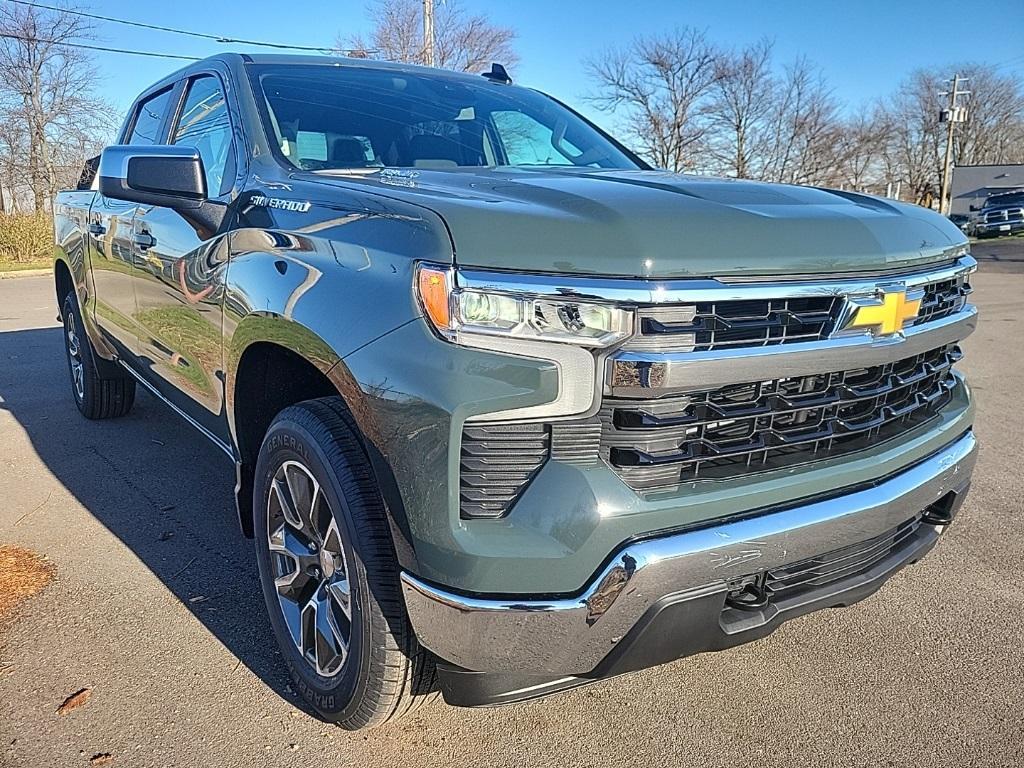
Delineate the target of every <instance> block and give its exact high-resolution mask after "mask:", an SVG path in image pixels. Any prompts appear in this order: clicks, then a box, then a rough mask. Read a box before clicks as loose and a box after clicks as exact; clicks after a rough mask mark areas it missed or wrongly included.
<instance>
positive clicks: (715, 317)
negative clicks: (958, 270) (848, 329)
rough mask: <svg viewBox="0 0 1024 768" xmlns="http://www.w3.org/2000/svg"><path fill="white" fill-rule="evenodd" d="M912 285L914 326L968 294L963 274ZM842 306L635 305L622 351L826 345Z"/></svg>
mask: <svg viewBox="0 0 1024 768" xmlns="http://www.w3.org/2000/svg"><path fill="white" fill-rule="evenodd" d="M893 281H894V282H898V278H893ZM885 282H886V281H885V280H880V281H879V283H880V284H884V283H885ZM916 287H917V288H921V289H923V290H924V299H923V301H922V303H921V310H920V313H919V315H918V318H917V319H916V320H915V321H914V322H913V323H912V324H913V325H920V324H922V323H927V322H931V321H933V320H937V319H940V318H943V317H948V316H949V315H952V314H954V313H956V312H958V311H960V309H962V308H963V306H964V304H965V303H966V297H967V295H968V294H969V293H970V292H971V285H970V282H969V281H968V276H967V275H966V274H959V275H954V276H952V277H949V278H945V279H941V280H935V281H932V282H925V283H917V284H916ZM845 308H846V299H845V297H843V296H836V295H828V294H823V295H818V296H814V295H810V296H797V297H790V298H766V299H761V298H757V299H725V300H721V301H698V302H695V303H693V304H683V305H667V306H649V307H639V308H638V309H637V317H638V326H639V328H638V329H639V333H638V334H637V335H636V336H635V337H633V338H632V339H630V340H629V341H628V342H627V343H626V344H625V345H624V346H623V349H624V350H627V351H631V352H641V351H644V352H647V351H663V352H711V351H715V350H727V349H741V348H750V347H769V346H775V345H782V344H799V343H803V342H809V341H824V340H826V339H828V338H829V335H830V334H831V333H832V332H833V331H834V330H836V327H837V324H838V323H839V322H840V320H841V319H842V317H843V314H844V312H845Z"/></svg>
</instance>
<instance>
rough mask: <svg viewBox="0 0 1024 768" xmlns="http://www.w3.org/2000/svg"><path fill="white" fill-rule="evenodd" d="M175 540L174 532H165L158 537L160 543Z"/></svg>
mask: <svg viewBox="0 0 1024 768" xmlns="http://www.w3.org/2000/svg"><path fill="white" fill-rule="evenodd" d="M173 538H174V531H164V532H162V533H161V534H160V535H159V536H158V537H157V540H158V541H170V540H171V539H173Z"/></svg>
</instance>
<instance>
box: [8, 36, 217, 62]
mask: <svg viewBox="0 0 1024 768" xmlns="http://www.w3.org/2000/svg"><path fill="white" fill-rule="evenodd" d="M0 38H6V39H8V40H20V41H21V42H23V43H46V44H48V45H61V46H64V47H66V48H84V49H86V50H89V51H103V52H104V53H127V54H130V55H132V56H151V57H153V58H155V59H183V60H184V61H199V58H198V57H197V56H178V55H177V54H174V53H153V52H152V51H132V50H129V49H127V48H110V47H108V46H105V45H88V44H86V43H67V42H63V41H61V40H42V39H40V38H38V37H27V36H25V35H14V34H10V33H8V32H0Z"/></svg>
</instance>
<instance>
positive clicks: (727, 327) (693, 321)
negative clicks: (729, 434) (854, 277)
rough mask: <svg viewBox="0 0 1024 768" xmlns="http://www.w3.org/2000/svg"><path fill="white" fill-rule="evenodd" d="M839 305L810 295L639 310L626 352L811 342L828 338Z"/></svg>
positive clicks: (836, 300)
mask: <svg viewBox="0 0 1024 768" xmlns="http://www.w3.org/2000/svg"><path fill="white" fill-rule="evenodd" d="M842 301H843V300H842V299H841V298H839V297H836V296H812V297H806V298H791V299H766V300H747V301H717V302H715V301H702V302H698V303H697V304H692V305H689V306H683V307H645V308H641V309H640V310H639V322H640V335H639V336H638V337H636V338H635V339H632V340H631V341H630V342H629V344H628V345H627V348H628V349H663V348H667V347H670V348H671V349H674V350H679V351H694V352H707V351H710V350H715V349H727V348H731V347H757V346H767V345H770V344H794V343H798V342H802V341H817V340H820V339H825V338H828V335H829V333H830V332H831V330H832V327H833V325H834V323H835V320H836V318H837V317H838V316H839V311H840V308H841V306H842Z"/></svg>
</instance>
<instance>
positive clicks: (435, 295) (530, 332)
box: [416, 265, 633, 347]
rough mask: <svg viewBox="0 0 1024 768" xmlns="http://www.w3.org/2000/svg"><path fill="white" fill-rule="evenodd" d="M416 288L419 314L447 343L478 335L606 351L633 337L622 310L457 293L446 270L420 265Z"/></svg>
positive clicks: (494, 291) (496, 291)
mask: <svg viewBox="0 0 1024 768" xmlns="http://www.w3.org/2000/svg"><path fill="white" fill-rule="evenodd" d="M416 285H417V288H418V294H419V300H420V303H421V305H422V306H423V309H424V312H425V314H426V315H427V317H428V318H429V319H430V322H431V323H432V324H433V325H434V327H435V328H436V329H437V330H438V332H440V333H441V334H442V335H444V336H445V337H446V338H448V339H451V340H452V341H455V342H458V341H459V337H460V335H462V334H473V335H478V334H484V335H497V336H506V337H514V338H521V339H533V340H537V341H555V342H563V343H568V344H576V345H580V346H586V347H607V346H609V345H611V344H614V343H615V342H617V341H620V340H621V339H624V338H626V337H627V336H629V335H630V334H631V333H632V332H633V313H632V312H631V311H630V310H628V309H621V308H619V307H615V306H611V305H607V304H597V303H594V302H588V301H577V300H575V299H573V298H569V297H567V298H564V299H563V298H559V297H551V296H530V295H523V294H521V293H513V292H511V291H509V292H507V293H506V292H503V291H501V289H500V284H499V285H498V287H496V288H491V289H488V290H486V291H482V290H477V289H460V288H459V287H458V286H456V285H454V279H453V274H452V272H451V270H446V269H441V268H437V267H431V266H427V265H420V267H419V271H418V273H417V278H416Z"/></svg>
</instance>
